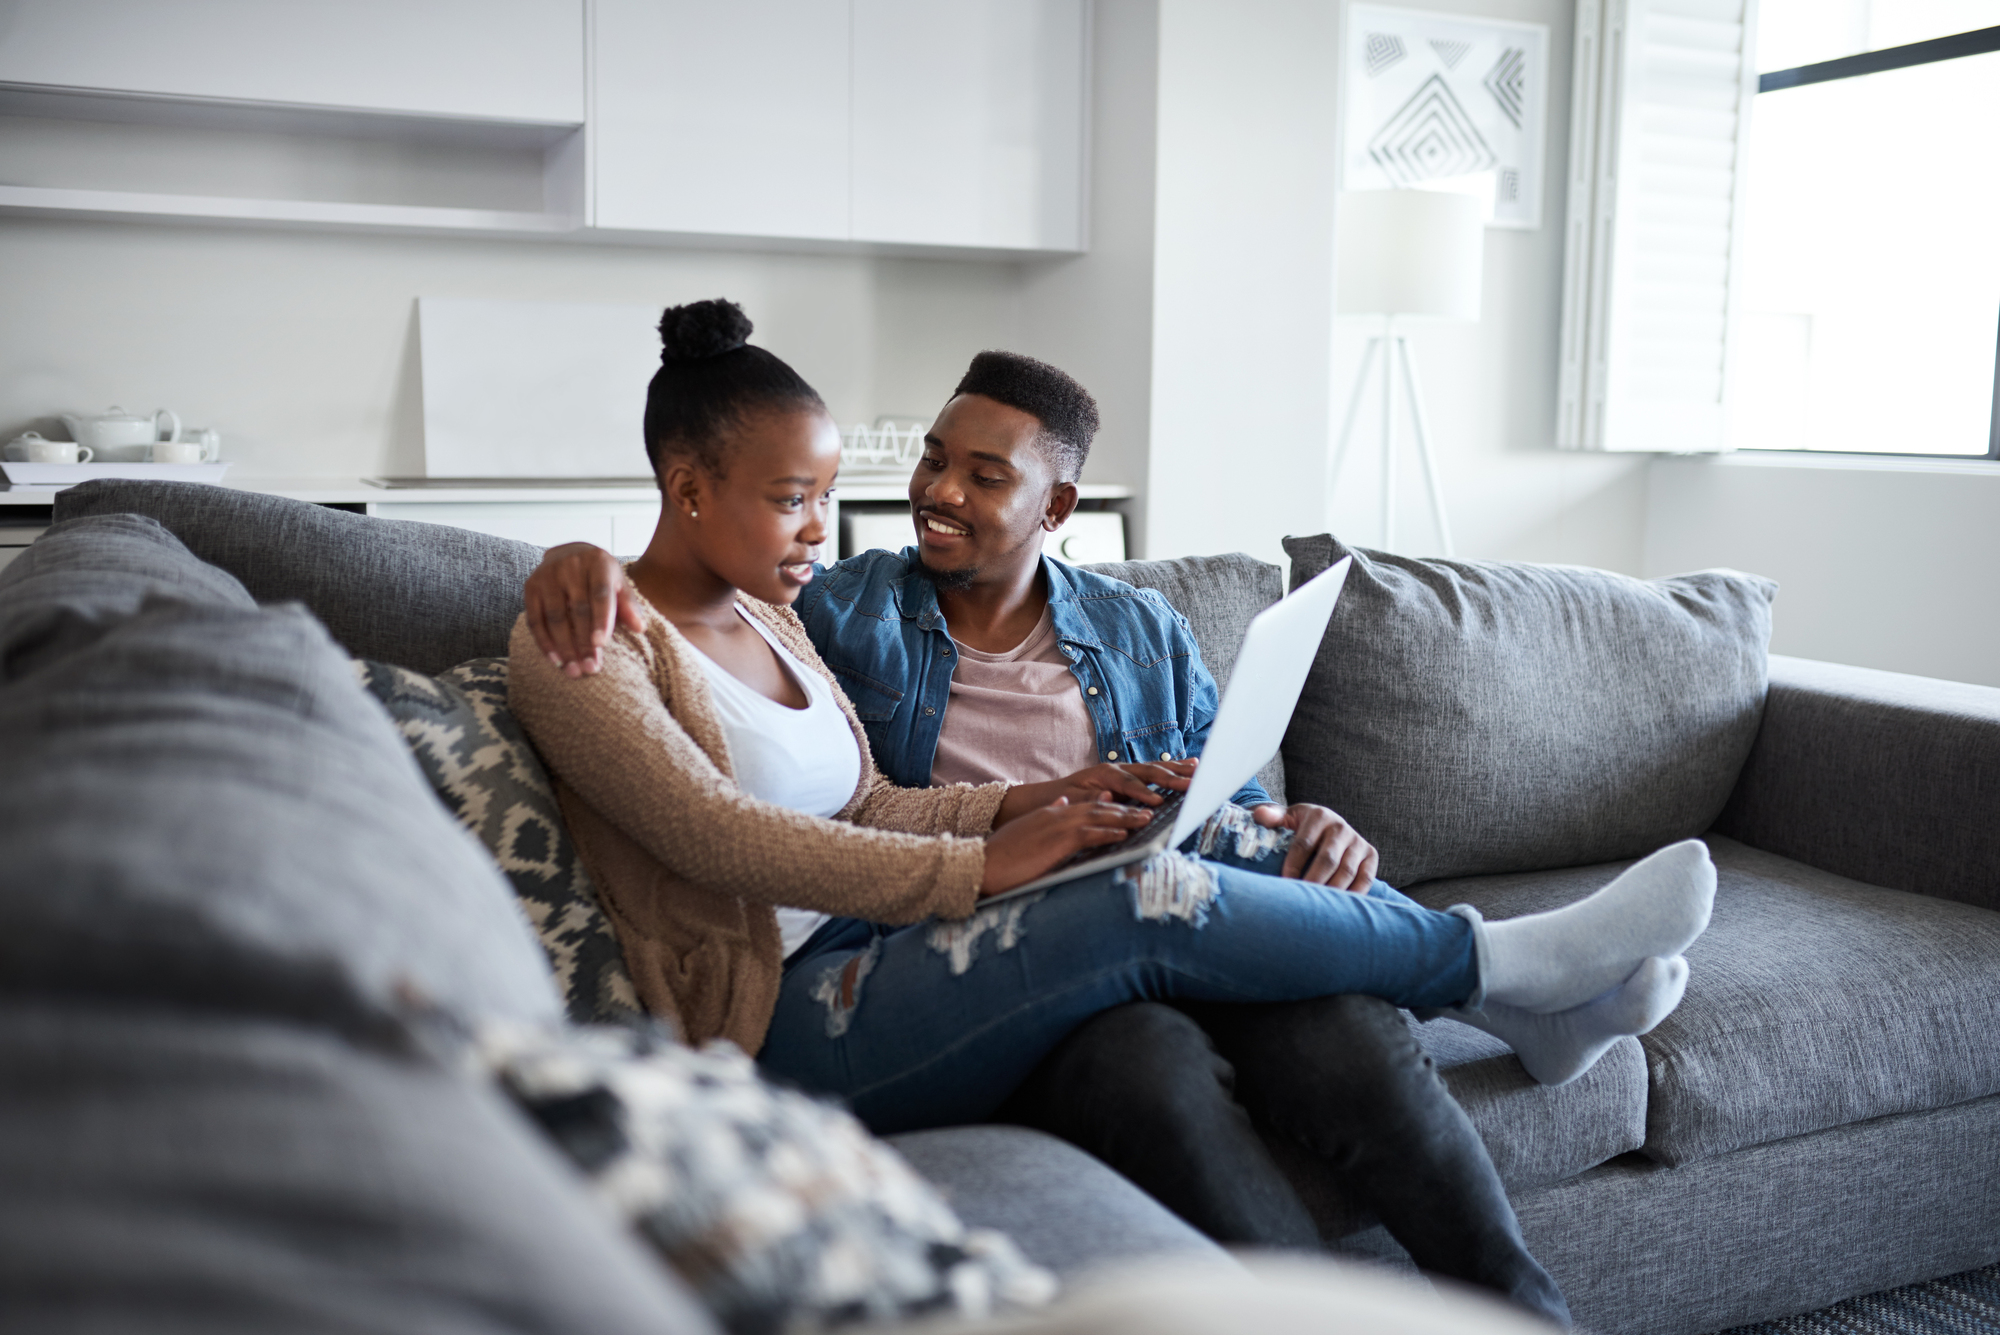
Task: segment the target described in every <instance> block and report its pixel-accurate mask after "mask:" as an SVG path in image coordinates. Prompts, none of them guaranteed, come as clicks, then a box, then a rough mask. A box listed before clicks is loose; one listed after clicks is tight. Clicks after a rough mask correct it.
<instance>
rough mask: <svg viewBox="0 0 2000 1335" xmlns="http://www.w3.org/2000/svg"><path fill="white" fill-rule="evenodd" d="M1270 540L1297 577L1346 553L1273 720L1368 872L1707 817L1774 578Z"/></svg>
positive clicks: (1754, 721)
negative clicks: (1337, 589)
mask: <svg viewBox="0 0 2000 1335" xmlns="http://www.w3.org/2000/svg"><path fill="white" fill-rule="evenodd" d="M1285 551H1286V552H1287V553H1288V554H1289V555H1290V556H1291V558H1292V586H1293V587H1294V588H1296V587H1297V586H1298V585H1299V584H1300V583H1302V582H1304V581H1305V580H1307V579H1310V578H1312V577H1313V576H1314V575H1317V574H1319V573H1320V572H1321V571H1323V570H1325V569H1326V568H1327V567H1328V566H1330V565H1332V564H1333V563H1334V562H1335V561H1337V560H1339V559H1340V558H1341V557H1343V556H1348V555H1352V556H1353V557H1354V568H1353V570H1352V571H1351V572H1350V573H1349V575H1348V577H1347V586H1346V589H1345V591H1344V592H1343V593H1342V594H1341V598H1340V604H1339V606H1338V607H1336V608H1335V609H1334V614H1333V621H1332V623H1331V624H1330V625H1329V626H1328V627H1327V633H1326V638H1325V640H1324V642H1323V643H1322V644H1321V646H1320V651H1319V657H1318V660H1317V661H1316V662H1315V663H1314V666H1313V671H1312V675H1311V676H1310V677H1309V678H1308V679H1307V681H1306V687H1305V693H1304V694H1303V695H1302V696H1301V697H1300V700H1299V705H1298V709H1297V711H1296V712H1295V713H1294V714H1293V716H1292V723H1291V727H1290V729H1289V730H1288V731H1287V732H1286V734H1285V745H1284V757H1285V777H1286V783H1287V787H1288V789H1289V792H1290V795H1291V798H1292V800H1293V801H1295V802H1317V803H1320V804H1322V805H1324V806H1328V807H1332V808H1333V809H1334V810H1335V811H1338V812H1340V813H1341V814H1342V815H1343V816H1345V817H1346V818H1347V819H1348V820H1349V821H1351V822H1353V824H1354V825H1355V827H1356V828H1357V829H1358V830H1359V831H1360V832H1361V834H1362V835H1363V836H1365V837H1366V838H1368V839H1370V840H1372V841H1373V842H1374V843H1375V845H1376V847H1377V848H1379V849H1380V850H1381V853H1382V865H1381V869H1380V871H1379V873H1378V874H1379V875H1380V876H1381V877H1382V879H1383V880H1385V881H1388V882H1390V883H1391V884H1399V885H1409V884H1414V883H1416V882H1419V881H1427V880H1431V879H1433V878H1435V877H1440V876H1471V875H1478V874H1481V873H1488V872H1515V871H1536V870H1541V869H1545V868H1550V867H1571V866H1578V865H1581V864H1583V863H1588V862H1609V861H1612V860H1615V859H1618V858H1629V857H1637V856H1639V855H1640V854H1643V853H1649V852H1651V851H1652V850H1653V849H1655V848H1658V847H1660V846H1661V845H1663V844H1667V843H1671V842H1673V841H1674V840H1677V839H1685V838H1689V837H1691V836H1693V835H1697V834H1700V833H1702V832H1703V831H1704V830H1706V829H1707V828H1708V827H1709V826H1710V825H1711V824H1712V823H1714V820H1715V818H1716V815H1717V814H1718V813H1719V812H1721V810H1722V807H1723V804H1724V802H1725V801H1727V799H1728V797H1729V792H1730V789H1731V788H1732V787H1734V786H1735V783H1736V776H1737V773H1738V772H1739V771H1740V770H1741V769H1742V767H1743V762H1744V759H1745V757H1746V756H1747V755H1748V754H1749V751H1750V744H1751V743H1752V742H1753V741H1754V740H1755V739H1756V736H1757V725H1758V721H1759V719H1760V718H1761V716H1762V712H1763V705H1764V682H1765V646H1766V645H1767V644H1768V643H1769V641H1770V636H1771V599H1772V597H1773V595H1774V594H1775V593H1776V592H1777V585H1776V584H1775V583H1773V582H1772V581H1770V580H1768V579H1764V578H1762V577H1760V576H1756V575H1745V574H1739V573H1737V572H1735V571H1729V570H1708V571H1702V572H1700V573H1697V574H1692V575H1676V576H1674V577H1672V578H1669V579H1655V580H1639V579H1632V578H1630V577H1628V576H1625V575H1616V574H1612V573H1611V572H1609V571H1604V570H1587V569H1582V568H1580V567H1572V566H1547V565H1530V564H1525V563H1516V562H1500V561H1430V560H1418V559H1416V558H1412V557H1404V556H1394V555H1390V554H1387V553H1383V552H1367V551H1357V550H1354V549H1351V548H1348V547H1346V546H1344V545H1343V544H1341V543H1340V542H1339V541H1337V540H1336V539H1334V538H1333V537H1331V536H1329V535H1325V534H1322V535H1320V536H1317V537H1310V538H1287V539H1285Z"/></svg>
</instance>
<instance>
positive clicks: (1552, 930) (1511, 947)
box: [1479, 839, 1715, 1015]
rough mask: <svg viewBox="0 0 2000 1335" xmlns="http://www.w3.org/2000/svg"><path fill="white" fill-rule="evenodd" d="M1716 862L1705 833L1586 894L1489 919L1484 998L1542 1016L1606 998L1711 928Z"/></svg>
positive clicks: (1483, 965)
mask: <svg viewBox="0 0 2000 1335" xmlns="http://www.w3.org/2000/svg"><path fill="white" fill-rule="evenodd" d="M1714 904H1715V864H1714V863H1712V862H1710V861H1709V860H1708V849H1707V848H1706V847H1705V846H1704V845H1703V844H1702V843H1701V841H1700V840H1698V839H1689V840H1686V841H1684V842H1682V843H1678V844H1669V845H1668V846H1667V847H1665V848H1663V849H1661V850H1660V851H1659V852H1657V853H1655V854H1653V855H1652V856H1651V857H1648V858H1644V859H1642V860H1640V861H1639V862H1636V863H1634V864H1633V865H1632V866H1630V867H1628V868H1626V870H1625V871H1624V873H1623V874H1622V875H1620V876H1619V878H1618V879H1617V880H1615V881H1613V882H1612V883H1611V884H1610V885H1607V886H1605V887H1604V888H1603V889H1602V890H1599V891H1598V892H1597V893H1596V894H1594V895H1592V896H1591V897H1590V898H1588V899H1585V900H1580V901H1578V902H1577V903H1574V904H1571V905H1569V906H1568V907H1567V908H1560V909H1556V910H1554V911H1553V912H1550V913H1531V914H1528V915H1527V916H1526V917H1522V918H1508V919H1505V920H1504V921H1501V922H1489V923H1486V924H1484V927H1483V935H1484V937H1485V941H1484V949H1483V950H1481V952H1480V960H1479V963H1480V968H1481V974H1480V980H1479V981H1480V984H1481V986H1483V987H1484V988H1485V990H1486V995H1485V1000H1486V1001H1488V1002H1498V1003H1499V1004H1500V1005H1502V1006H1514V1007H1517V1008H1519V1009H1521V1010H1525V1011H1535V1012H1538V1013H1540V1014H1543V1015H1548V1014H1552V1013H1554V1012H1556V1011H1566V1010H1568V1009H1570V1008H1571V1007H1572V1006H1580V1005H1582V1004H1583V1003H1584V1002H1586V1001H1589V1000H1591V999H1592V998H1594V997H1600V996H1603V995H1604V994H1605V993H1606V992H1609V991H1610V990H1611V989H1612V988H1614V987H1616V986H1618V985H1619V984H1620V983H1622V982H1624V981H1625V980H1626V979H1627V978H1630V977H1631V976H1632V971H1633V970H1634V969H1637V968H1638V967H1639V964H1640V962H1641V961H1642V960H1647V959H1650V958H1652V957H1653V956H1655V955H1658V956H1662V957H1670V956H1674V955H1678V954H1680V953H1681V952H1682V951H1684V950H1686V949H1687V948H1688V946H1689V945H1690V944H1691V943H1692V942H1693V941H1694V939H1695V938H1696V937H1698V936H1700V935H1701V934H1702V930H1703V929H1704V928H1706V927H1707V926H1708V914H1709V910H1710V909H1711V908H1712V907H1713V906H1714Z"/></svg>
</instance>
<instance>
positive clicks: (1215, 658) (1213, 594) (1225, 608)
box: [1084, 552, 1285, 802]
mask: <svg viewBox="0 0 2000 1335" xmlns="http://www.w3.org/2000/svg"><path fill="white" fill-rule="evenodd" d="M1084 568H1085V569H1087V570H1094V571H1096V572H1097V573H1098V574H1100V575H1109V576H1110V577H1111V578H1113V579H1122V580H1124V581H1125V582H1126V583H1127V584H1131V585H1134V586H1136V587H1138V588H1141V589H1157V590H1158V591H1159V593H1160V595H1161V596H1162V597H1164V598H1165V599H1166V600H1167V602H1168V603H1170V604H1172V606H1173V608H1174V610H1175V611H1177V612H1179V613H1180V614H1181V615H1182V616H1184V617H1186V618H1187V621H1188V629H1190V630H1192V631H1193V632H1194V642H1195V643H1196V644H1198V645H1200V646H1201V661H1202V662H1203V663H1205V664H1207V665H1208V670H1209V672H1210V673H1211V674H1213V675H1214V677H1215V684H1216V685H1217V686H1227V685H1228V684H1229V676H1230V674H1231V673H1232V672H1234V671H1235V670H1236V652H1237V650H1239V649H1241V648H1242V647H1243V632H1244V631H1246V630H1248V629H1249V628H1250V621H1251V618H1253V617H1255V616H1256V615H1257V614H1258V613H1259V612H1261V611H1263V610H1264V609H1265V608H1267V607H1269V606H1270V605H1271V604H1272V603H1275V602H1277V601H1278V599H1280V598H1282V597H1284V596H1285V572H1284V571H1283V570H1281V569H1279V568H1278V567H1277V566H1274V565H1272V564H1271V563H1270V562H1268V561H1259V560H1258V559H1257V558H1256V557H1254V556H1249V555H1246V554H1245V553H1243V552H1231V553H1229V554H1227V555H1225V556H1179V557H1174V558H1173V559H1171V560H1163V561H1103V562H1100V563H1098V564H1096V565H1091V566H1086V567H1084ZM1257 778H1258V780H1259V781H1260V782H1262V783H1263V785H1264V791H1265V792H1267V793H1269V794H1270V795H1271V796H1272V797H1273V798H1275V799H1277V800H1278V801H1280V802H1282V801H1284V800H1285V767H1284V763H1283V761H1282V760H1281V759H1280V758H1279V757H1277V756H1273V757H1271V761H1270V763H1269V764H1267V765H1265V766H1264V768H1263V769H1261V770H1259V771H1257Z"/></svg>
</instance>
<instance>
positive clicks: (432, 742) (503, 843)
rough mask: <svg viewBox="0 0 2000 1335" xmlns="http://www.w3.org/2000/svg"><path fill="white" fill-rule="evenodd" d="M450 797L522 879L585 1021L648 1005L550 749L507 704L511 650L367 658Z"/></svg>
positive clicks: (534, 919) (578, 1018)
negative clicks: (540, 748) (580, 847)
mask: <svg viewBox="0 0 2000 1335" xmlns="http://www.w3.org/2000/svg"><path fill="white" fill-rule="evenodd" d="M354 666H355V669H356V671H357V672H358V673H359V674H360V677H361V684H362V685H363V686H365V687H367V688H368V691H369V693H370V694H372V695H373V696H374V697H375V698H376V699H377V700H380V701H381V702H382V704H383V707H384V708H386V709H387V710H388V711H389V717H390V718H392V719H394V720H395V723H396V727H397V729H398V730H399V731H400V732H401V733H402V734H403V740H404V741H405V742H406V743H408V744H409V748H410V754H412V755H414V756H415V757H416V759H417V765H418V767H419V768H420V769H422V770H423V772H424V777H425V778H426V779H429V780H430V783H431V787H432V788H433V789H434V790H435V791H436V792H437V795H438V797H439V798H440V799H441V800H442V801H443V802H444V805H445V808H446V809H447V810H448V811H450V812H451V814H452V815H454V816H456V817H458V819H459V822H460V823H461V824H462V825H464V826H465V828H466V829H468V830H470V831H471V832H472V833H473V835H474V837H476V838H477V839H478V840H479V842H480V843H482V844H484V845H485V846H486V851H487V852H489V853H491V854H492V855H493V860H494V861H495V862H497V863H498V864H499V865H500V870H501V871H502V872H503V873H505V874H506V877H507V879H508V880H509V881H510V882H512V883H513V886H514V897H515V899H516V900H518V901H519V903H520V905H521V909H522V911H523V912H524V913H526V914H527V915H528V921H529V922H530V923H532V924H533V925H534V928H535V932H536V934H537V935H538V936H540V937H541V941H542V949H543V950H545V951H547V952H548V956H549V967H550V968H551V969H552V970H554V972H555V978H556V988H557V990H558V991H560V992H561V993H562V996H563V1005H564V1008H565V1010H566V1011H567V1012H568V1014H569V1018H570V1019H571V1020H573V1021H575V1022H576V1023H578V1024H593V1023H596V1024H603V1023H623V1022H629V1021H632V1020H636V1019H639V1018H640V1017H641V1016H642V1015H643V1010H642V1008H641V1006H640V1004H639V995H638V993H637V992H636V991H634V990H633V987H632V979H631V977H630V975H628V974H627V973H626V972H625V959H624V956H623V955H622V954H621V953H620V951H619V948H618V938H617V936H616V934H615V933H613V931H612V929H611V923H610V921H609V920H608V919H607V918H606V917H605V916H604V910H603V909H602V907H600V906H599V904H598V902H597V891H596V889H595V887H593V886H592V884H591V881H590V873H589V872H587V871H585V870H584V866H583V859H582V858H581V857H579V856H578V855H577V851H576V844H575V843H574V842H573V841H572V840H571V839H570V837H569V830H568V828H567V827H566V826H565V825H564V824H563V819H562V809H561V808H560V807H559V806H558V805H557V804H556V795H555V790H554V789H553V788H552V787H551V786H550V784H549V776H548V771H547V770H545V769H544V768H543V767H542V762H541V757H539V756H537V755H536V754H535V749H534V747H532V746H531V745H529V743H528V739H527V737H526V736H525V735H524V734H523V733H522V732H521V725H520V724H518V723H516V722H515V721H514V716H513V714H512V713H510V712H509V711H508V709H507V660H506V659H504V658H475V659H473V660H472V661H471V662H469V663H461V664H459V665H458V666H457V667H455V668H452V669H451V670H450V671H448V672H445V673H443V674H442V675H440V676H436V677H427V676H424V675H423V674H422V673H420V672H412V671H410V670H409V669H408V668H399V667H396V666H394V665H393V664H389V663H367V662H363V661H361V660H359V659H356V660H355V664H354Z"/></svg>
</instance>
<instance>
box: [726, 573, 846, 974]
mask: <svg viewBox="0 0 2000 1335" xmlns="http://www.w3.org/2000/svg"><path fill="white" fill-rule="evenodd" d="M736 610H737V612H738V613H739V614H740V615H741V616H742V617H743V619H744V620H745V621H747V622H749V623H750V626H751V628H752V629H754V630H755V631H756V632H757V633H758V634H759V635H762V636H763V637H764V642H765V643H766V644H768V645H770V646H771V649H772V651H773V652H774V653H776V654H777V655H778V662H779V664H780V665H781V666H783V668H784V669H785V671H787V672H789V673H790V674H791V676H792V680H793V681H795V682H797V683H798V684H799V689H801V690H803V691H804V692H805V694H806V707H805V708H804V709H791V708H788V707H786V706H784V705H781V704H779V703H778V702H777V701H776V700H773V699H771V698H770V697H768V696H765V695H763V694H761V693H759V692H757V691H755V690H753V689H751V688H750V687H749V686H746V685H744V684H743V683H742V682H741V681H738V680H737V679H736V678H735V677H733V676H731V675H730V673H729V671H728V669H726V668H724V667H723V666H722V665H721V664H720V663H717V662H716V661H715V660H714V659H712V658H710V657H709V656H708V655H707V654H705V653H702V652H701V650H699V649H696V650H695V657H696V659H697V660H698V661H699V662H700V663H701V666H702V670H703V671H704V672H706V673H707V674H708V686H709V691H710V693H711V694H712V695H713V696H714V697H715V713H716V717H717V718H718V719H719V720H720V721H721V723H722V734H723V736H724V737H725V738H727V739H728V741H729V759H730V762H731V764H732V765H734V767H735V769H736V786H737V787H739V788H741V789H742V790H743V791H744V792H746V793H748V794H750V796H752V797H755V798H758V799H760V800H762V801H765V802H770V803H772V804H774V805H776V806H781V807H790V808H791V809H792V810H794V811H803V812H805V813H806V814H807V815H809V816H832V815H835V814H837V813H838V812H839V811H840V809H841V808H842V807H845V806H846V805H847V803H848V801H849V799H851V798H852V797H853V796H854V789H855V786H856V785H858V784H859V783H860V782H861V748H860V745H859V743H857V742H856V741H855V739H854V730H853V729H852V728H850V727H848V725H847V715H845V714H843V713H841V712H840V706H839V705H838V704H837V703H835V701H834V698H833V688H832V687H831V686H829V685H828V684H827V682H826V679H825V678H824V677H822V676H820V675H819V674H818V673H817V672H812V671H809V670H808V669H807V668H806V666H805V665H804V664H803V663H801V662H799V661H798V659H796V658H794V657H792V655H791V654H790V653H789V652H788V651H787V650H786V649H785V646H784V645H782V644H780V643H778V640H777V637H776V636H774V635H772V634H771V632H770V631H769V630H767V629H765V627H764V626H763V624H762V623H760V622H759V621H758V620H757V618H755V617H753V616H751V615H750V614H749V613H748V612H746V611H744V610H743V608H742V606H741V605H738V607H737V609H736ZM827 917H828V915H827V914H824V913H818V912H815V911H813V910H811V909H784V908H781V909H779V910H778V932H779V935H780V936H781V937H782V938H783V940H784V948H785V954H786V956H787V957H789V956H790V955H791V954H792V952H793V951H795V950H797V949H798V948H799V947H800V946H802V945H804V944H805V943H806V938H807V937H809V936H811V935H812V934H813V933H814V932H816V931H818V930H819V928H820V925H821V924H822V923H824V922H825V921H826V920H827Z"/></svg>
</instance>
